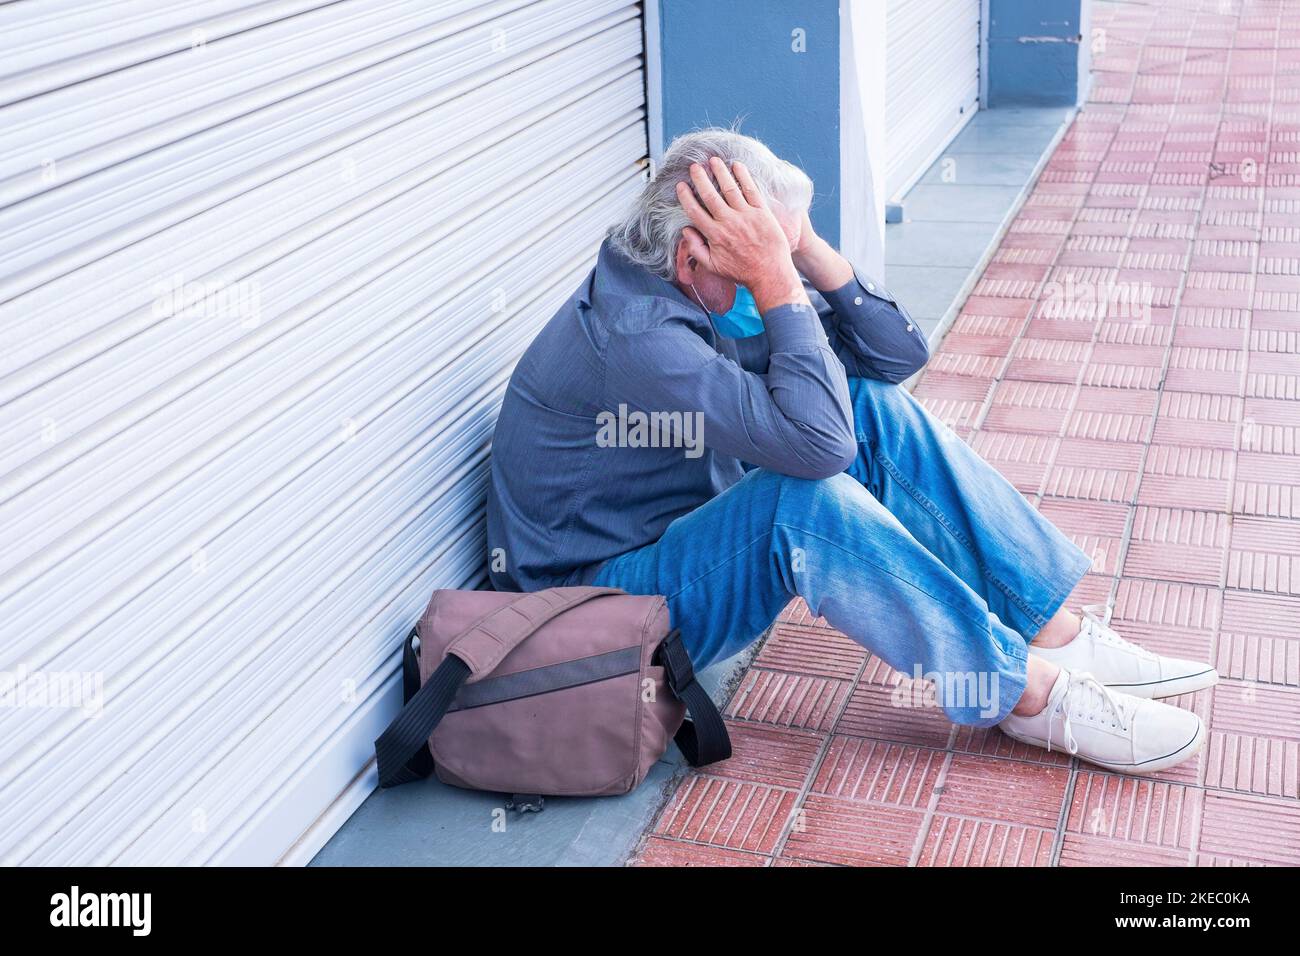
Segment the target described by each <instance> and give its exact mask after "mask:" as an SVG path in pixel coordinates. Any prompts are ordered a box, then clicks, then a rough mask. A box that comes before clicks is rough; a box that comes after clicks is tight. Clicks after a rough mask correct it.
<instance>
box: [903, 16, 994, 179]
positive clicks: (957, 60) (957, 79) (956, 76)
mask: <svg viewBox="0 0 1300 956" xmlns="http://www.w3.org/2000/svg"><path fill="white" fill-rule="evenodd" d="M979 45H980V0H889V6H888V7H887V10H886V22H885V71H886V76H885V98H886V99H885V152H886V156H887V157H888V159H887V168H886V172H885V189H886V194H887V195H888V196H889V197H890V198H891V199H897V198H899V197H900V196H901V194H902V193H903V192H905V191H906V190H907V189H909V188H910V187H911V185H912V184H913V183H914V182H915V181H916V180H917V179H918V178H920V176H921V174H922V173H924V172H925V170H926V169H927V168H928V167H929V165H930V164H931V163H932V162H934V160H935V159H936V158H937V156H938V155H939V153H940V152H941V151H942V150H943V148H944V147H945V146H947V145H948V143H949V142H950V141H951V140H952V138H953V137H954V136H956V135H957V133H958V132H959V131H960V130H961V128H962V127H963V126H964V125H965V124H966V123H967V121H969V120H970V118H971V117H972V116H974V115H975V110H976V108H977V106H978V102H979V68H980V58H979Z"/></svg>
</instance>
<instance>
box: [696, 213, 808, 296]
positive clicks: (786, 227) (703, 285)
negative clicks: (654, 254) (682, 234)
mask: <svg viewBox="0 0 1300 956" xmlns="http://www.w3.org/2000/svg"><path fill="white" fill-rule="evenodd" d="M772 213H773V214H774V215H775V216H776V221H777V222H779V223H780V224H781V230H782V231H783V232H784V233H785V237H786V239H787V240H789V242H790V251H791V252H794V251H795V250H796V249H798V248H799V240H800V238H801V237H802V236H801V234H802V228H803V214H802V213H796V212H792V211H790V210H789V209H786V208H785V207H784V206H782V205H781V204H780V203H776V202H774V203H772ZM688 278H689V279H690V282H689V283H685V284H686V285H687V288H686V289H684V290H683V291H684V292H686V294H687V296H688V297H689V298H691V299H692V300H694V298H695V296H694V295H692V294H691V292H690V285H694V286H695V290H694V291H695V292H696V293H698V294H699V297H700V300H701V301H702V302H703V304H704V307H705V308H706V309H708V310H709V311H710V312H717V313H718V314H719V315H721V314H722V313H724V312H726V311H727V310H728V309H730V308H731V307H732V305H734V304H735V301H736V283H735V282H733V281H732V280H731V279H727V278H724V277H723V276H720V275H718V274H717V273H715V272H713V271H711V270H709V269H707V268H705V266H704V265H703V264H700V263H696V264H695V267H694V268H693V269H691V270H690V274H689V276H688ZM681 284H683V283H681V282H680V270H679V285H681Z"/></svg>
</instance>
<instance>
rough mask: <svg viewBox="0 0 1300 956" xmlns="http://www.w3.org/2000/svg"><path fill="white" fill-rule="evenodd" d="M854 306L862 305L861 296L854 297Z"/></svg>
mask: <svg viewBox="0 0 1300 956" xmlns="http://www.w3.org/2000/svg"><path fill="white" fill-rule="evenodd" d="M853 304H854V305H861V304H862V296H860V295H858V296H854V297H853Z"/></svg>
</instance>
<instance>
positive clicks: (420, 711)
mask: <svg viewBox="0 0 1300 956" xmlns="http://www.w3.org/2000/svg"><path fill="white" fill-rule="evenodd" d="M621 593H623V592H621V591H619V590H618V589H616V588H596V587H586V588H572V589H570V590H569V592H568V593H566V594H564V596H563V597H562V598H560V599H559V600H556V599H555V598H556V597H557V596H558V595H559V594H560V592H558V591H535V592H532V593H529V594H521V595H519V596H518V597H517V598H515V599H514V600H513V601H511V602H509V603H508V604H503V605H502V606H501V607H499V608H497V609H496V610H494V611H492V612H491V613H489V614H485V615H484V616H483V617H481V618H479V619H478V620H477V621H475V622H474V623H473V624H471V625H470V626H469V627H468V628H466V629H465V631H464V632H463V633H462V634H460V635H457V637H456V638H454V639H453V640H452V641H451V642H450V643H451V644H455V643H456V642H457V641H459V640H461V638H463V637H465V636H466V635H469V634H471V633H473V632H475V631H480V632H486V633H489V634H491V635H492V636H493V637H494V638H495V639H497V640H501V639H504V640H506V641H507V642H510V644H511V646H517V645H518V644H519V643H520V642H522V641H524V640H526V639H527V638H528V637H529V636H530V635H531V634H532V633H533V632H534V631H536V630H537V629H538V628H540V627H541V626H542V625H543V624H545V623H546V622H547V621H549V620H551V619H552V618H554V617H558V616H559V615H560V614H563V613H564V612H565V611H568V610H570V609H571V608H575V607H577V606H578V605H579V604H585V603H586V602H587V601H590V600H593V599H594V598H598V597H604V596H606V595H611V594H621ZM418 636H419V630H418V628H413V629H412V630H411V633H410V634H408V635H407V636H406V642H405V644H404V645H403V648H402V690H403V697H404V701H405V703H404V704H403V707H402V710H401V712H400V713H399V714H398V715H397V716H396V717H395V718H394V719H393V722H392V723H391V724H389V725H388V728H387V729H386V730H385V731H384V732H383V733H382V734H380V735H379V739H378V740H376V741H375V762H376V764H378V768H379V785H380V786H381V787H396V786H398V785H400V784H403V783H412V782H414V781H416V780H420V779H422V778H424V777H427V776H428V775H429V774H430V773H432V772H433V755H432V754H430V753H429V735H430V734H432V733H433V731H434V728H436V727H437V726H438V724H439V723H440V722H441V721H442V718H443V717H444V716H446V713H447V710H448V709H449V708H450V707H451V704H452V701H453V700H455V698H456V693H457V691H459V690H460V688H461V685H462V684H464V683H465V681H466V679H468V677H469V675H470V665H469V664H468V663H467V662H466V661H465V660H463V659H462V658H460V657H457V656H456V655H455V654H451V653H449V654H447V656H446V657H445V658H443V661H442V663H441V664H439V665H438V667H437V669H436V670H435V671H434V672H433V673H432V674H430V675H429V679H428V680H427V681H425V683H424V686H423V687H421V686H420V665H419V659H418V657H417V655H416V653H415V648H414V641H415V638H417V637H418ZM449 646H450V645H449ZM503 656H504V654H503Z"/></svg>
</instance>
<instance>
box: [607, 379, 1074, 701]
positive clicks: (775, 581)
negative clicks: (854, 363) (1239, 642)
mask: <svg viewBox="0 0 1300 956" xmlns="http://www.w3.org/2000/svg"><path fill="white" fill-rule="evenodd" d="M849 386H850V391H851V393H852V396H853V411H854V419H855V426H856V431H857V440H858V456H857V459H856V460H855V461H854V463H853V464H852V465H851V466H850V467H849V469H848V471H846V472H844V473H842V474H839V475H836V476H834V477H833V478H827V479H824V480H820V481H810V480H807V479H803V478H791V477H788V476H786V475H781V474H778V473H776V472H773V471H768V470H765V469H755V470H752V471H750V472H749V473H748V474H746V475H745V477H744V478H742V479H741V480H740V481H739V482H737V483H736V484H735V485H733V486H732V487H731V488H728V489H727V490H726V491H725V492H723V493H722V494H720V495H718V496H717V497H716V498H714V499H713V500H711V501H709V502H707V503H705V504H703V505H701V506H700V507H698V508H696V509H695V510H694V511H692V512H690V513H689V514H686V515H683V516H682V517H680V518H678V519H677V520H676V521H674V522H672V524H670V525H669V526H668V528H667V529H666V530H665V531H664V534H663V537H661V538H660V539H659V540H658V541H656V542H654V543H653V544H649V545H646V546H645V547H642V548H638V549H637V550H635V551H630V552H628V553H627V554H623V555H620V556H618V557H616V558H612V559H610V560H609V561H607V562H605V564H604V565H602V566H601V568H600V570H599V572H598V573H597V575H596V578H595V580H594V581H593V583H594V584H600V585H606V586H610V587H618V588H622V589H623V590H625V591H628V592H630V593H633V594H662V595H665V596H666V597H667V600H668V607H669V612H670V614H671V617H672V621H673V625H674V626H675V627H678V628H680V629H681V632H682V638H683V640H684V642H685V644H686V646H687V648H688V649H689V651H690V653H691V657H692V659H693V661H694V662H695V665H696V666H697V667H705V666H707V665H708V664H710V663H713V662H714V661H718V660H721V659H723V658H725V657H729V656H730V655H732V654H735V653H737V652H738V651H740V650H741V649H743V648H744V647H745V646H746V645H748V644H749V643H750V642H752V641H753V640H754V639H755V638H756V637H757V636H758V635H759V634H761V633H762V632H763V630H764V629H765V628H767V626H768V625H769V624H770V623H771V622H772V621H773V620H774V619H775V617H776V616H777V614H779V613H780V612H781V610H782V608H784V607H785V605H786V604H787V603H788V602H789V601H790V599H791V598H793V597H795V596H799V597H802V598H803V599H804V600H805V601H807V603H808V606H809V607H810V608H811V609H812V611H813V613H814V614H817V615H821V616H824V617H825V618H826V620H827V621H828V622H829V623H830V624H831V625H832V626H833V627H835V628H836V629H838V630H840V631H843V632H844V633H845V634H847V635H848V636H849V637H851V638H852V639H853V640H855V641H857V642H858V643H859V644H861V645H863V646H864V647H866V648H867V649H868V650H870V651H871V652H872V653H873V654H875V655H876V656H877V657H879V658H881V659H882V660H884V661H885V662H886V663H887V664H889V665H890V666H891V667H893V668H894V669H895V670H898V671H901V672H903V673H904V674H905V675H906V676H908V677H914V676H917V675H918V674H920V675H923V676H926V677H928V678H929V679H931V680H933V681H934V682H935V692H934V697H935V700H936V701H937V703H938V704H939V705H940V706H942V707H943V709H944V711H945V712H946V713H947V715H948V716H949V718H950V719H951V720H953V721H955V722H957V723H961V724H972V725H979V726H983V725H988V724H994V723H997V722H998V721H1000V720H1001V719H1002V718H1003V717H1005V716H1006V715H1007V713H1009V712H1010V710H1011V708H1012V707H1013V706H1015V704H1016V702H1017V701H1018V700H1019V699H1020V695H1021V694H1022V693H1023V692H1024V687H1025V666H1026V656H1027V653H1028V650H1027V648H1028V644H1029V642H1030V641H1031V640H1033V638H1034V635H1035V634H1037V633H1038V629H1039V628H1040V627H1042V626H1043V624H1045V623H1046V622H1047V621H1048V620H1049V619H1050V618H1051V617H1052V615H1053V614H1055V613H1056V611H1057V609H1058V608H1059V607H1060V606H1061V604H1062V603H1063V602H1064V601H1065V599H1066V597H1067V596H1068V595H1069V593H1070V592H1071V591H1072V590H1073V589H1074V586H1075V585H1076V584H1077V583H1078V582H1079V580H1080V579H1081V578H1082V577H1083V575H1084V573H1085V572H1086V571H1087V569H1088V565H1089V561H1088V557H1087V556H1086V555H1085V554H1084V553H1083V552H1082V551H1081V550H1079V548H1078V547H1076V546H1075V545H1074V544H1073V542H1071V541H1070V540H1069V539H1068V538H1067V537H1066V536H1065V535H1064V534H1062V533H1061V532H1060V531H1058V530H1057V529H1056V528H1055V527H1053V526H1052V524H1051V523H1050V522H1048V521H1047V520H1046V519H1045V518H1043V517H1042V516H1041V515H1039V514H1038V512H1037V511H1035V510H1034V509H1033V508H1032V507H1031V506H1030V504H1029V502H1027V501H1026V500H1025V499H1024V498H1023V497H1022V496H1021V495H1020V493H1019V492H1018V491H1016V490H1015V488H1013V487H1012V486H1011V485H1010V484H1009V483H1008V482H1007V481H1006V479H1004V478H1003V477H1002V476H1001V475H1000V474H998V472H997V471H995V470H994V469H993V467H992V466H990V465H989V464H988V463H987V462H985V461H984V460H983V459H981V458H980V457H979V456H978V455H977V454H975V452H974V451H973V450H972V449H971V448H970V447H969V446H967V445H966V443H965V442H963V441H961V439H959V438H958V437H957V436H956V435H955V434H954V433H953V432H952V431H951V430H950V429H948V428H947V426H945V425H943V424H942V423H941V422H939V421H938V420H936V419H935V418H933V417H932V416H931V415H930V414H929V413H928V412H927V411H926V410H925V409H924V408H922V407H921V405H920V404H919V403H918V402H917V401H916V400H915V399H914V398H913V397H912V396H911V395H910V394H909V393H908V392H907V391H905V390H904V389H902V388H899V387H898V386H895V385H889V384H886V383H884V382H878V381H874V380H870V379H860V378H851V379H849Z"/></svg>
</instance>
